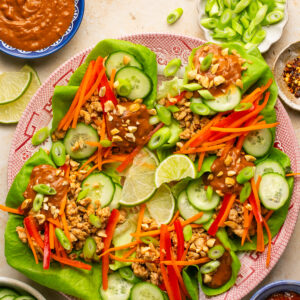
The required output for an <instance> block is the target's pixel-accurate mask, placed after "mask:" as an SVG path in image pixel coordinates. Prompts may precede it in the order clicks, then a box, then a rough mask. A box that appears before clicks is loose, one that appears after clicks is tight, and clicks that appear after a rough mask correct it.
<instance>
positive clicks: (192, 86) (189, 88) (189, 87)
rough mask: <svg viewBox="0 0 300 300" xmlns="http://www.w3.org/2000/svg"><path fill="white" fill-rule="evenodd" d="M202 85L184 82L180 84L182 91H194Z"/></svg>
mask: <svg viewBox="0 0 300 300" xmlns="http://www.w3.org/2000/svg"><path fill="white" fill-rule="evenodd" d="M201 88H202V86H201V85H200V84H199V83H186V84H183V85H182V86H181V90H182V91H189V92H194V91H197V90H199V89H201Z"/></svg>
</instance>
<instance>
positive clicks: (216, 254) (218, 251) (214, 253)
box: [207, 245, 225, 260]
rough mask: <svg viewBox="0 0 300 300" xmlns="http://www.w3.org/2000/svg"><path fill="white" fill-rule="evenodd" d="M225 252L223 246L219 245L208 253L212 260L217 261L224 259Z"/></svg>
mask: <svg viewBox="0 0 300 300" xmlns="http://www.w3.org/2000/svg"><path fill="white" fill-rule="evenodd" d="M224 252H225V249H224V247H223V246H222V245H217V246H214V247H212V248H210V249H209V250H208V252H207V255H208V257H209V258H210V259H213V260H215V259H218V258H220V257H222V256H223V254H224Z"/></svg>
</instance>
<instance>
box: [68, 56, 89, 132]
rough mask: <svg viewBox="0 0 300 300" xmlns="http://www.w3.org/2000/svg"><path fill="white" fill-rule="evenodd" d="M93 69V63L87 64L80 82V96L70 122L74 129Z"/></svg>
mask: <svg viewBox="0 0 300 300" xmlns="http://www.w3.org/2000/svg"><path fill="white" fill-rule="evenodd" d="M93 68H94V61H91V62H90V64H89V66H88V69H87V71H86V76H85V77H84V78H83V80H82V89H81V91H80V96H79V100H78V104H77V106H76V108H75V112H74V118H73V121H72V128H76V125H77V120H78V117H79V113H80V109H81V106H82V104H83V101H84V96H85V93H86V88H87V85H88V83H89V80H90V77H91V75H92V71H93Z"/></svg>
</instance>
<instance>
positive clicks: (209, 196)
mask: <svg viewBox="0 0 300 300" xmlns="http://www.w3.org/2000/svg"><path fill="white" fill-rule="evenodd" d="M213 193H214V190H213V188H212V187H211V186H210V185H209V186H208V187H207V189H206V198H207V200H208V201H211V199H212V196H213Z"/></svg>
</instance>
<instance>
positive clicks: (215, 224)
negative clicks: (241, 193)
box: [207, 194, 231, 236]
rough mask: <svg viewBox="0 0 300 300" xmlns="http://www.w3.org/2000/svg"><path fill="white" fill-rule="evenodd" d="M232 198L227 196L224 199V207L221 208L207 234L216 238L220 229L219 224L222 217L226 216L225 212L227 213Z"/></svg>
mask: <svg viewBox="0 0 300 300" xmlns="http://www.w3.org/2000/svg"><path fill="white" fill-rule="evenodd" d="M230 197H231V195H230V194H226V195H225V196H224V198H223V203H222V206H221V209H220V211H219V213H218V215H217V217H216V218H215V220H214V222H213V223H212V224H211V225H210V227H209V229H208V231H207V233H208V234H210V235H212V236H215V235H216V233H217V231H218V229H219V223H220V221H221V219H222V216H223V215H224V213H225V211H226V207H227V205H228V203H229V200H230Z"/></svg>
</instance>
